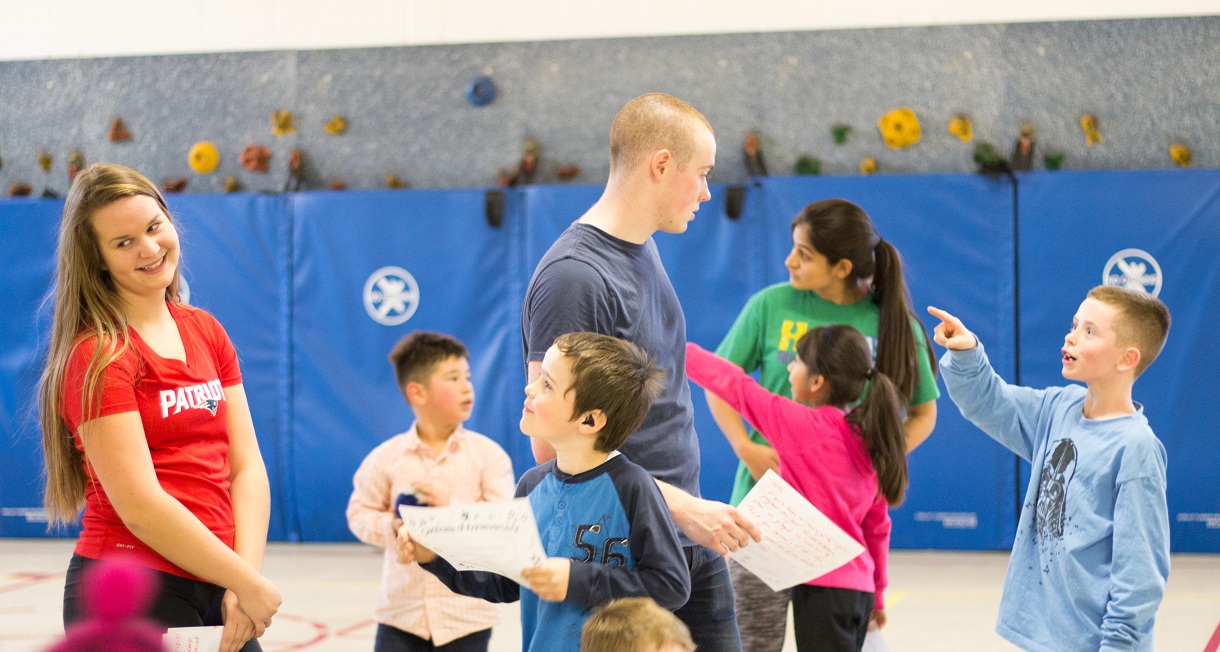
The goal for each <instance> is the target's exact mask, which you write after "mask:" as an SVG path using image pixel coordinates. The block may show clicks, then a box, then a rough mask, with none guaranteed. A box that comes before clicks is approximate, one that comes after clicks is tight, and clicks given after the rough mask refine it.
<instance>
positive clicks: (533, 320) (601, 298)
mask: <svg viewBox="0 0 1220 652" xmlns="http://www.w3.org/2000/svg"><path fill="white" fill-rule="evenodd" d="M528 301H529V304H528V305H526V306H525V312H526V315H527V316H528V318H527V319H526V320H524V322H523V324H522V326H523V328H524V330H525V332H523V333H522V335H523V336H524V339H525V342H526V347H527V350H526V352H525V359H526V362H533V361H537V360H541V359H542V358H543V356H545V355H546V350H547V349H549V348H551V345H552V344H554V343H555V338H557V337H559V336H560V335H565V334H567V333H576V332H591V333H601V334H603V335H614V334H615V333H614V330H613V329H614V323H615V320H616V315H615V312H616V307H615V302H614V301H613V300H612V297H611V293H610V289H609V287H608V286H607V284H606V280H605V279H604V278H602V275H601V274H600V273H598V271H597V270H596V269H594V268H593V266H592V265H589V264H588V263H585V262H582V261H579V260H575V259H572V258H562V259H560V260H556V261H555V262H553V263H551V264H550V265H548V266H547V267H546V268H545V269H544V270H542V271H541V272H539V273H538V277H537V278H536V279H535V280H534V283H533V286H532V287H531V289H530V293H529V297H528Z"/></svg>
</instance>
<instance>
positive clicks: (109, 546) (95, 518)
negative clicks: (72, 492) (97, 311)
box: [61, 303, 241, 579]
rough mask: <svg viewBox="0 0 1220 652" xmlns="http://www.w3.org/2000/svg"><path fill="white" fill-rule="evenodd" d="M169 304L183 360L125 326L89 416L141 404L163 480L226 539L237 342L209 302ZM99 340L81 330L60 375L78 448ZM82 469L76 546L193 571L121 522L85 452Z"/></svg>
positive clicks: (229, 535)
mask: <svg viewBox="0 0 1220 652" xmlns="http://www.w3.org/2000/svg"><path fill="white" fill-rule="evenodd" d="M169 309H170V314H172V315H173V318H174V321H175V322H176V323H177V325H178V333H179V335H181V337H182V345H183V347H184V348H185V349H186V362H185V363H183V362H181V361H178V360H170V359H166V358H162V357H161V356H159V355H157V354H156V353H155V352H154V351H153V350H152V349H151V348H149V346H148V345H147V344H145V343H144V341H143V340H141V339H140V336H139V335H138V334H137V333H136V332H135V330H133V329H130V328H129V329H128V330H127V336H128V342H129V345H128V347H127V350H126V351H124V352H123V354H122V356H120V357H119V358H118V359H117V360H115V361H114V362H113V363H111V364H110V365H109V366H108V367H106V370H105V372H104V373H103V376H102V383H101V385H102V399H101V409H100V411H99V412H98V413H97V414H92V409H91V410H90V417H89V418H96V417H101V416H107V415H111V414H119V413H122V412H132V411H136V412H139V413H140V421H141V422H142V423H143V424H144V436H145V437H146V438H147V439H148V450H149V452H150V453H151V454H152V463H153V469H154V470H155V471H156V474H157V480H158V481H159V482H160V483H161V487H162V488H163V489H165V491H166V492H167V493H169V495H171V496H173V497H174V498H176V499H178V501H179V502H181V503H182V504H183V505H184V506H185V507H186V508H187V509H188V510H190V512H191V513H192V514H194V515H195V517H196V518H198V519H199V520H200V521H201V522H202V523H203V524H204V525H205V526H206V527H207V528H208V529H209V530H211V531H212V533H213V534H215V535H216V536H217V538H219V539H220V540H221V541H223V542H224V543H225V545H227V546H229V547H230V548H232V547H233V506H232V504H231V502H230V499H229V432H228V428H227V426H226V415H227V403H226V401H225V397H224V388H225V387H230V386H233V385H237V384H240V383H241V371H240V369H239V368H238V364H237V352H236V351H235V350H234V349H233V343H232V342H230V341H229V336H228V335H227V334H226V333H225V331H224V328H223V327H222V326H221V325H220V323H219V322H217V321H216V319H215V318H214V317H212V316H211V315H210V314H208V313H207V312H204V311H203V310H199V309H197V308H192V307H190V306H178V305H175V304H172V303H170V304H169ZM96 346H97V338H96V337H87V338H85V339H83V340H82V341H81V342H80V343H79V344H78V346H77V347H76V350H75V351H73V353H72V355H71V357H70V358H69V359H68V368H67V373H66V376H65V378H64V403H63V405H62V406H61V408H62V410H63V415H64V420H65V421H66V422H67V424H68V427H69V428H70V429H71V430H72V435H73V439H74V440H75V442H76V447H77V449H79V450H81V451H82V454H83V452H84V448H83V447H82V446H81V440H80V433H79V426H80V423H81V418H82V417H81V393H82V391H83V385H84V377H85V369H86V368H87V367H88V365H89V361H90V359H91V358H92V356H93V351H94V349H95V348H96ZM91 405H92V403H91ZM85 477H86V482H85V515H84V518H83V519H82V526H83V531H82V532H81V536H80V540H79V541H78V542H77V544H76V552H77V554H79V555H81V556H82V557H88V558H90V559H104V558H106V557H109V556H111V555H113V554H115V553H123V554H126V555H134V556H135V557H137V558H138V559H140V560H141V563H143V564H144V565H146V566H148V567H150V568H153V569H156V570H159V571H164V572H166V573H172V574H174V575H179V576H182V577H186V578H190V579H199V578H197V577H195V576H193V575H191V574H190V573H187V572H186V571H184V570H182V569H180V568H178V567H177V566H174V565H173V564H172V563H170V562H169V561H168V560H166V559H165V558H164V557H162V556H161V555H159V554H157V553H156V552H154V551H153V550H152V549H151V548H149V547H148V546H146V545H145V544H144V543H143V542H141V541H140V540H139V539H137V538H136V537H135V535H133V534H132V533H131V532H130V531H129V530H128V529H127V527H126V526H125V525H123V520H122V519H121V518H119V515H118V513H116V512H115V510H114V507H113V506H112V505H111V504H110V500H109V499H108V498H107V497H106V493H105V492H104V491H103V489H102V485H101V483H100V482H99V481H98V479H97V475H96V474H95V473H94V470H93V466H92V464H90V463H89V459H88V457H85Z"/></svg>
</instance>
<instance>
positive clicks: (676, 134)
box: [610, 93, 714, 174]
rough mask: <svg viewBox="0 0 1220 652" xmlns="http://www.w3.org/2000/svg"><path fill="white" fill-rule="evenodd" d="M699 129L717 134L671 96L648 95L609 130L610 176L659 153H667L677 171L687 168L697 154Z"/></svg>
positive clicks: (621, 112) (620, 115)
mask: <svg viewBox="0 0 1220 652" xmlns="http://www.w3.org/2000/svg"><path fill="white" fill-rule="evenodd" d="M698 125H702V126H703V127H705V128H707V130H708V132H709V133H714V132H712V124H711V123H710V122H708V121H707V118H705V117H703V114H702V113H699V111H697V110H696V109H695V107H693V106H691V105H689V104H687V103H686V102H683V101H682V100H680V99H678V98H676V97H673V96H672V95H666V94H664V93H649V94H647V95H641V96H639V97H637V98H635V99H634V100H631V101H630V102H628V103H627V104H626V105H625V106H623V108H621V109H619V112H618V115H616V116H614V124H613V125H611V126H610V172H611V173H612V174H613V173H614V172H616V171H618V170H621V169H626V168H628V167H630V166H632V165H634V164H635V163H636V162H637V161H638V160H639V159H640V158H641V157H643V156H646V155H649V154H652V153H653V152H655V151H657V150H660V149H668V150H669V153H670V154H672V155H673V157H674V161H676V162H677V164H678V167H684V166H685V165H686V164H687V163H688V162H690V159H691V156H693V155H694V153H695V137H696V135H697V132H696V131H695V127H697V126H698Z"/></svg>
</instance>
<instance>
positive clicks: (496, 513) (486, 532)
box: [398, 498, 546, 584]
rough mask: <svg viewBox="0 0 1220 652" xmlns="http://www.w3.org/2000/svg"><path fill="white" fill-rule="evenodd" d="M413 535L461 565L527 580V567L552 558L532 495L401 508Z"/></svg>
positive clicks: (452, 562) (404, 522) (518, 581)
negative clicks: (524, 571) (524, 574)
mask: <svg viewBox="0 0 1220 652" xmlns="http://www.w3.org/2000/svg"><path fill="white" fill-rule="evenodd" d="M398 513H399V514H400V515H401V516H402V521H403V524H404V525H406V526H407V532H409V533H411V538H412V539H414V540H416V541H418V542H419V543H420V544H421V545H423V546H424V547H425V548H428V549H429V550H432V551H433V552H435V553H436V554H438V555H440V556H441V557H444V558H445V561H447V562H449V563H450V564H452V565H453V567H454V568H456V569H458V570H460V571H467V570H476V571H491V572H493V573H499V574H500V575H503V576H505V577H508V578H510V579H512V580H514V581H516V582H517V583H518V584H524V583H525V580H524V579H523V578H522V577H521V569H523V568H528V567H530V566H537V565H538V564H541V563H542V562H543V561H546V552H545V551H544V550H543V549H542V539H541V538H540V537H539V536H538V525H537V523H536V522H535V521H534V511H533V510H532V509H530V502H529V499H528V498H515V499H513V500H510V501H508V502H495V503H474V504H470V505H451V506H446V507H410V506H407V505H403V506H401V507H399V508H398Z"/></svg>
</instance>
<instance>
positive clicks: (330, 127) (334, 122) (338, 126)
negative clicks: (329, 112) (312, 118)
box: [325, 115, 347, 136]
mask: <svg viewBox="0 0 1220 652" xmlns="http://www.w3.org/2000/svg"><path fill="white" fill-rule="evenodd" d="M325 129H326V133H328V134H330V135H332V136H338V135H339V134H341V133H343V132H344V131H347V120H344V119H343V116H341V115H336V116H335V117H333V118H331V119H330V122H327V123H326V127H325Z"/></svg>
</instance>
